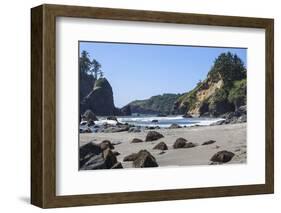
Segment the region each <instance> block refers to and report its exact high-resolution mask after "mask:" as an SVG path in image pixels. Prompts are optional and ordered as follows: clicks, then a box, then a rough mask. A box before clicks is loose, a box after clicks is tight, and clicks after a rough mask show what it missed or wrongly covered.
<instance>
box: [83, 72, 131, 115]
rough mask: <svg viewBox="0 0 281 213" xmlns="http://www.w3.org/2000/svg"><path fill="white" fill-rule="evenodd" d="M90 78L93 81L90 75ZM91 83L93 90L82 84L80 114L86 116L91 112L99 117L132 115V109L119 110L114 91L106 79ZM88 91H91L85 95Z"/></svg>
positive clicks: (102, 78)
mask: <svg viewBox="0 0 281 213" xmlns="http://www.w3.org/2000/svg"><path fill="white" fill-rule="evenodd" d="M88 78H91V79H92V77H91V76H90V75H88ZM80 81H81V79H80ZM91 82H93V85H92V86H91V88H89V86H87V87H85V86H84V85H83V83H82V82H80V90H83V92H82V93H81V92H80V114H84V112H85V111H86V110H91V111H92V112H93V113H94V114H95V115H98V116H105V115H107V116H110V115H130V108H128V107H127V108H123V109H118V108H117V107H115V105H114V100H113V90H112V87H111V85H110V83H109V82H108V80H107V79H106V78H104V77H101V78H99V79H97V80H91ZM87 89H89V90H88V93H87V94H86V95H85V90H87ZM81 96H82V97H81Z"/></svg>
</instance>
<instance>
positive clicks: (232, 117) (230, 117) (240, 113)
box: [212, 106, 247, 126]
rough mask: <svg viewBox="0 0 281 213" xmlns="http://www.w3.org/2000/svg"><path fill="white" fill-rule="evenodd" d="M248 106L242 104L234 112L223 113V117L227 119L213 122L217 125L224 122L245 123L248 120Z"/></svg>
mask: <svg viewBox="0 0 281 213" xmlns="http://www.w3.org/2000/svg"><path fill="white" fill-rule="evenodd" d="M246 109H247V106H241V107H239V108H238V109H237V110H236V111H234V112H229V113H226V114H224V115H222V116H221V117H222V118H225V120H221V121H217V122H216V123H214V124H212V125H213V126H215V125H222V124H237V123H245V122H247V110H246Z"/></svg>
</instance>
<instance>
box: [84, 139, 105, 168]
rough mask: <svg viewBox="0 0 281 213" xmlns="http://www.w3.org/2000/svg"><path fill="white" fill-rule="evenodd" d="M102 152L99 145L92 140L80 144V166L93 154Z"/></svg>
mask: <svg viewBox="0 0 281 213" xmlns="http://www.w3.org/2000/svg"><path fill="white" fill-rule="evenodd" d="M101 153H102V150H101V148H100V146H99V145H97V144H94V143H92V142H90V143H87V144H85V145H84V146H81V147H80V149H79V162H80V167H81V166H82V165H83V164H84V163H85V162H86V161H88V160H89V159H90V158H91V157H92V156H93V155H99V154H101Z"/></svg>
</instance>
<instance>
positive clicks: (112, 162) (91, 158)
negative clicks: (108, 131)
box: [79, 140, 123, 170]
mask: <svg viewBox="0 0 281 213" xmlns="http://www.w3.org/2000/svg"><path fill="white" fill-rule="evenodd" d="M113 149H114V146H113V144H112V143H111V142H110V141H108V140H104V141H102V142H101V143H100V144H95V143H92V142H90V143H88V144H85V145H84V146H81V147H80V149H79V168H80V169H81V170H95V169H121V168H123V166H122V163H121V162H118V161H117V158H116V156H117V155H119V154H120V153H118V152H113V151H112V150H113Z"/></svg>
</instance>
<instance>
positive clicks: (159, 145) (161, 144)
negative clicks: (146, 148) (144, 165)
mask: <svg viewBox="0 0 281 213" xmlns="http://www.w3.org/2000/svg"><path fill="white" fill-rule="evenodd" d="M153 149H159V150H167V149H168V146H167V145H166V144H165V143H164V142H160V143H158V144H157V145H156V146H154V147H153Z"/></svg>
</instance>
